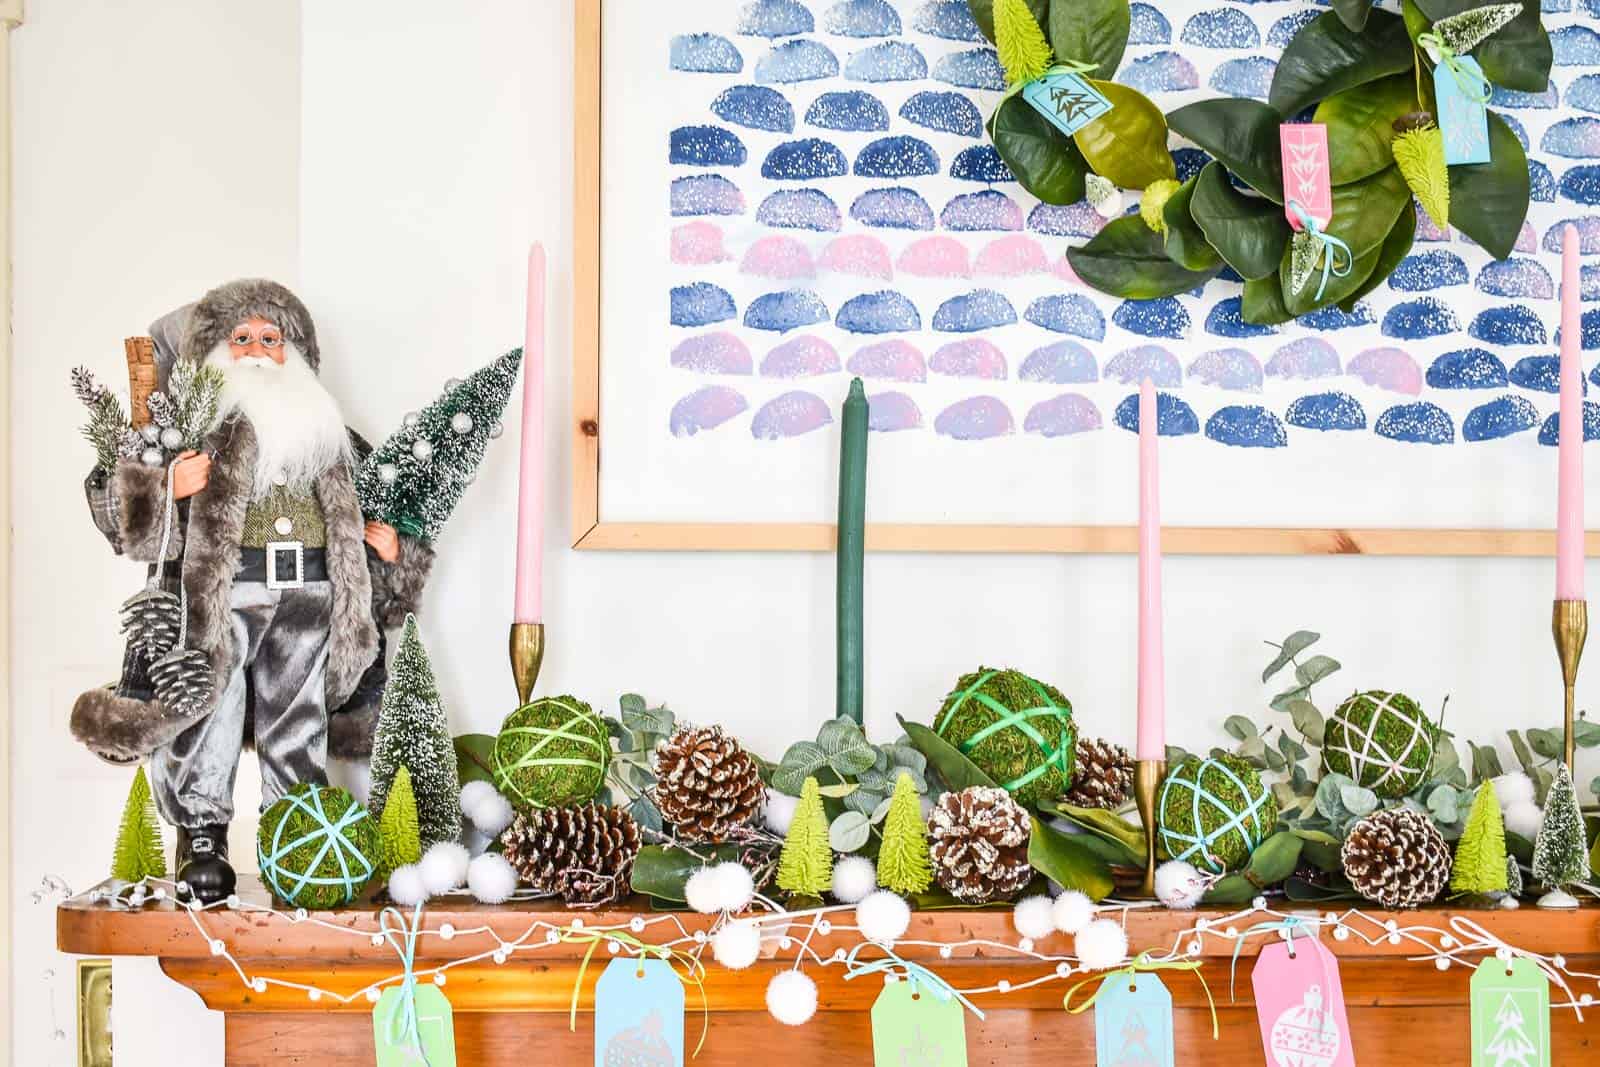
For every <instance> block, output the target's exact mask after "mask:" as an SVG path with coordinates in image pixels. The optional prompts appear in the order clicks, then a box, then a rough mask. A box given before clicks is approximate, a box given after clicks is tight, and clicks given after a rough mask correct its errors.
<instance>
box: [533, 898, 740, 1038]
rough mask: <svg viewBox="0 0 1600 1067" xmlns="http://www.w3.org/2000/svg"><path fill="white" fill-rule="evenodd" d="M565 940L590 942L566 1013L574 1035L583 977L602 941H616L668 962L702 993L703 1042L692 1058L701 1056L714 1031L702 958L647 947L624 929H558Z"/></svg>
mask: <svg viewBox="0 0 1600 1067" xmlns="http://www.w3.org/2000/svg"><path fill="white" fill-rule="evenodd" d="M557 933H558V934H559V935H560V938H561V940H562V941H566V942H572V943H576V942H583V941H587V942H588V943H589V950H588V951H587V952H585V953H584V954H583V962H582V963H580V964H579V965H578V977H577V978H576V979H575V980H574V981H573V983H572V1003H571V1005H570V1007H569V1009H568V1013H567V1027H568V1029H570V1030H572V1031H573V1032H577V1029H578V996H579V994H580V993H582V992H583V976H584V975H585V974H587V973H588V972H589V961H590V960H592V959H594V953H595V950H596V949H598V948H599V947H600V945H601V943H602V942H605V941H615V942H618V943H619V944H623V945H627V946H628V947H629V948H632V949H634V950H635V954H636V955H638V956H641V957H643V956H654V957H656V958H657V959H661V960H665V961H666V963H667V965H668V966H670V967H671V968H672V970H673V973H674V974H676V975H677V976H678V979H679V981H681V982H682V983H683V984H684V985H692V986H694V987H695V989H696V990H698V991H699V993H700V1040H699V1041H697V1042H696V1043H695V1046H694V1052H693V1053H692V1054H691V1055H693V1056H698V1055H700V1049H701V1048H702V1047H704V1045H705V1043H706V1034H707V1032H708V1031H709V1030H710V1028H711V1007H710V1004H709V1003H708V1002H707V1001H706V985H705V976H706V967H705V964H703V963H701V962H700V961H699V959H697V958H696V957H694V956H691V955H689V954H688V953H686V952H679V951H678V950H677V949H672V948H663V947H660V946H657V945H647V944H645V943H644V942H643V941H640V940H639V939H638V938H637V937H634V936H633V935H632V934H626V933H623V932H622V931H621V930H589V929H573V928H572V927H570V926H569V927H564V928H562V929H561V930H558V931H557Z"/></svg>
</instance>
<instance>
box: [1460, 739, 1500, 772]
mask: <svg viewBox="0 0 1600 1067" xmlns="http://www.w3.org/2000/svg"><path fill="white" fill-rule="evenodd" d="M1467 748H1468V749H1470V750H1471V751H1472V777H1473V781H1475V782H1481V781H1483V780H1484V779H1487V778H1498V777H1500V776H1501V775H1502V774H1504V773H1505V771H1503V770H1502V769H1501V767H1500V756H1499V754H1498V753H1497V752H1495V750H1494V748H1493V747H1492V746H1490V745H1475V744H1473V743H1472V742H1471V741H1468V742H1467Z"/></svg>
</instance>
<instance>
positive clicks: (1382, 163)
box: [1312, 72, 1422, 185]
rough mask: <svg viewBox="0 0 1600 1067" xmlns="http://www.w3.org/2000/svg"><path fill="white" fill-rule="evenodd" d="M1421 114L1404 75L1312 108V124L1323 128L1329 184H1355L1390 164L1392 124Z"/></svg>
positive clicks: (1414, 86)
mask: <svg viewBox="0 0 1600 1067" xmlns="http://www.w3.org/2000/svg"><path fill="white" fill-rule="evenodd" d="M1419 110H1422V102H1421V101H1419V100H1418V99H1417V83H1416V79H1415V78H1414V77H1413V76H1412V74H1411V73H1410V72H1407V73H1404V74H1396V75H1393V76H1391V77H1388V78H1379V79H1378V80H1376V81H1370V82H1367V83H1366V84H1364V85H1358V86H1356V87H1354V88H1352V89H1346V90H1345V91H1344V92H1342V93H1336V94H1334V95H1333V96H1330V97H1328V98H1327V99H1326V100H1324V101H1323V102H1322V103H1320V104H1318V105H1317V110H1316V114H1315V115H1314V116H1313V118H1312V121H1313V122H1321V123H1324V124H1325V125H1326V126H1327V127H1328V171H1329V176H1330V178H1331V179H1332V181H1333V184H1334V185H1343V184H1345V183H1346V182H1353V181H1360V180H1361V179H1362V178H1365V177H1367V176H1368V175H1372V174H1376V173H1378V172H1379V171H1380V170H1383V169H1384V168H1385V167H1387V166H1389V165H1390V164H1392V163H1393V162H1394V151H1393V150H1392V149H1391V148H1390V147H1389V146H1390V144H1391V142H1393V141H1394V136H1395V131H1394V121H1395V119H1398V118H1400V117H1401V116H1402V115H1406V114H1409V113H1411V112H1413V111H1419Z"/></svg>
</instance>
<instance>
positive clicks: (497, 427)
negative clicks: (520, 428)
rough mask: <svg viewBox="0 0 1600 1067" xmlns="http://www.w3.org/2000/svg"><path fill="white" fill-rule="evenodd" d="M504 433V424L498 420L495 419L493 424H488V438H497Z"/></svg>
mask: <svg viewBox="0 0 1600 1067" xmlns="http://www.w3.org/2000/svg"><path fill="white" fill-rule="evenodd" d="M505 432H506V424H505V423H503V422H501V421H500V420H499V419H495V420H494V421H493V422H491V423H490V424H489V436H490V437H499V436H500V435H501V434H503V433H505Z"/></svg>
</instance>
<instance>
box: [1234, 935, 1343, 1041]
mask: <svg viewBox="0 0 1600 1067" xmlns="http://www.w3.org/2000/svg"><path fill="white" fill-rule="evenodd" d="M1250 984H1251V986H1252V987H1254V989H1255V997H1256V1018H1257V1020H1258V1021H1259V1022H1260V1024H1261V1043H1262V1045H1264V1046H1265V1047H1266V1050H1267V1062H1268V1063H1269V1064H1275V1065H1277V1067H1355V1064H1356V1057H1355V1050H1354V1049H1353V1048H1352V1047H1351V1043H1350V1020H1349V1018H1348V1016H1346V1014H1345V1009H1344V987H1343V986H1342V985H1340V983H1339V961H1338V960H1337V959H1335V958H1334V955H1333V953H1332V952H1331V951H1330V950H1329V949H1328V947H1327V946H1326V945H1324V944H1323V943H1322V942H1320V941H1318V940H1317V939H1316V938H1314V937H1297V938H1295V939H1294V941H1293V942H1275V943H1273V944H1270V945H1268V946H1266V947H1265V948H1263V949H1262V950H1261V956H1260V958H1259V959H1258V960H1257V961H1256V969H1255V970H1254V971H1253V972H1251V975H1250Z"/></svg>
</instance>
